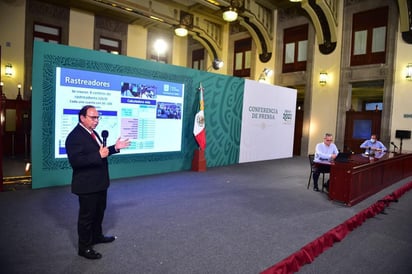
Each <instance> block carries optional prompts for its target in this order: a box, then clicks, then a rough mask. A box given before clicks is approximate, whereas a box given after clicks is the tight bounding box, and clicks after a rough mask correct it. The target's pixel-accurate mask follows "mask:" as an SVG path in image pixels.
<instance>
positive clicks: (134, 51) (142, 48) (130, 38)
mask: <svg viewBox="0 0 412 274" xmlns="http://www.w3.org/2000/svg"><path fill="white" fill-rule="evenodd" d="M146 52H147V29H146V28H143V27H142V26H136V25H129V26H128V33H127V56H130V57H136V58H140V59H146Z"/></svg>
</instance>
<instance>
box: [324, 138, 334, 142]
mask: <svg viewBox="0 0 412 274" xmlns="http://www.w3.org/2000/svg"><path fill="white" fill-rule="evenodd" d="M325 141H326V142H332V141H333V139H325Z"/></svg>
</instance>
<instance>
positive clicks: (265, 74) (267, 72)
mask: <svg viewBox="0 0 412 274" xmlns="http://www.w3.org/2000/svg"><path fill="white" fill-rule="evenodd" d="M272 73H273V70H271V69H268V68H264V69H263V71H262V73H261V74H260V75H259V82H265V81H266V77H270V76H272Z"/></svg>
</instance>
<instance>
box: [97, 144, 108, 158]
mask: <svg viewBox="0 0 412 274" xmlns="http://www.w3.org/2000/svg"><path fill="white" fill-rule="evenodd" d="M99 153H100V157H102V158H106V157H107V156H109V149H108V148H107V147H104V146H103V145H101V146H100V149H99Z"/></svg>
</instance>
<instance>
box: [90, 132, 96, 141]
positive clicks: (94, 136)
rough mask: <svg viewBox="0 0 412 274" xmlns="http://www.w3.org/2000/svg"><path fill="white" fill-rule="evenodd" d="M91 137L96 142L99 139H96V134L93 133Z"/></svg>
mask: <svg viewBox="0 0 412 274" xmlns="http://www.w3.org/2000/svg"><path fill="white" fill-rule="evenodd" d="M90 135H91V136H92V138H93V140H95V141H96V139H97V138H96V134H94V132H92V133H91V134H90Z"/></svg>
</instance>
